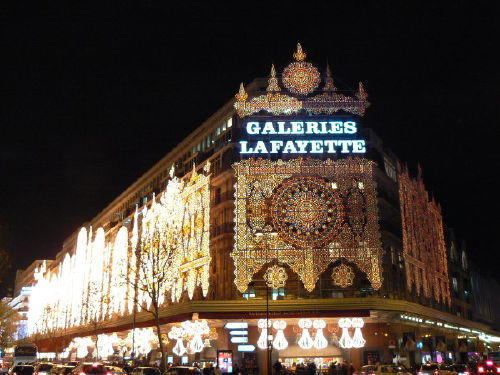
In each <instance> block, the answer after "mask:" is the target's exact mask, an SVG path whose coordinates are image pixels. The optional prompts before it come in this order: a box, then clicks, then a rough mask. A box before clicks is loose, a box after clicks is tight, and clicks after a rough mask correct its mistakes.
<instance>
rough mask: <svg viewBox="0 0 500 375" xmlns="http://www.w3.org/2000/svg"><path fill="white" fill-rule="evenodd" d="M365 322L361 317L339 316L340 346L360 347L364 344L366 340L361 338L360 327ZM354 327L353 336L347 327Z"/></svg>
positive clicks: (346, 347)
mask: <svg viewBox="0 0 500 375" xmlns="http://www.w3.org/2000/svg"><path fill="white" fill-rule="evenodd" d="M364 324H365V322H364V321H363V319H362V318H352V319H349V318H341V319H339V327H340V328H342V336H341V337H340V340H339V345H340V347H341V348H345V349H348V348H362V347H363V346H365V343H366V340H365V339H364V338H363V334H362V333H361V328H362V327H363V326H364ZM351 327H352V328H354V336H353V337H351V336H350V334H349V328H351Z"/></svg>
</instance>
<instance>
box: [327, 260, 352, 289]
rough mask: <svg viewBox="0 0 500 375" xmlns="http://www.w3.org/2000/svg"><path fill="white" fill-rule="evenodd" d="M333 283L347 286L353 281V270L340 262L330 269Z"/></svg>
mask: <svg viewBox="0 0 500 375" xmlns="http://www.w3.org/2000/svg"><path fill="white" fill-rule="evenodd" d="M332 280H333V284H335V285H337V286H340V287H341V288H347V287H349V286H351V285H352V283H353V282H354V270H353V269H352V267H350V266H348V265H347V264H344V263H342V264H340V265H339V266H337V267H333V269H332Z"/></svg>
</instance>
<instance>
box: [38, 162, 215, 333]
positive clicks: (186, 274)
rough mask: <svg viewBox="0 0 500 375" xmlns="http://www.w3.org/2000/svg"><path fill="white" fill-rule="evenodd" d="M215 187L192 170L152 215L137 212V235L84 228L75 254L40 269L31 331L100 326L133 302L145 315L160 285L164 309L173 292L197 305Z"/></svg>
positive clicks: (170, 187) (156, 203)
mask: <svg viewBox="0 0 500 375" xmlns="http://www.w3.org/2000/svg"><path fill="white" fill-rule="evenodd" d="M205 171H208V168H205ZM209 188H210V176H205V175H204V174H198V173H197V172H196V171H195V170H194V168H193V172H192V174H191V178H190V180H189V181H185V180H182V179H179V178H176V177H172V178H171V179H170V180H169V182H168V183H167V185H166V188H165V190H164V191H163V192H162V193H161V194H160V195H159V199H156V198H155V197H153V200H152V203H151V207H150V208H149V209H148V208H146V207H145V208H144V209H143V210H142V211H141V212H139V211H138V210H136V213H135V215H134V220H133V222H132V228H131V230H130V229H129V228H127V227H126V226H125V225H124V226H121V227H119V228H116V230H114V231H113V230H111V231H110V233H108V234H107V235H106V234H105V231H104V229H103V228H98V229H97V230H95V231H94V230H93V228H92V227H90V229H89V230H87V229H86V228H82V229H81V230H80V232H79V234H78V238H77V244H76V249H75V250H74V252H73V254H71V253H70V252H68V253H66V255H65V256H64V259H63V261H62V262H60V263H59V264H54V265H51V267H50V269H49V268H47V266H46V264H45V263H43V264H42V265H41V266H40V267H39V268H38V269H36V270H35V275H34V276H35V279H36V281H37V282H36V284H35V286H34V287H33V289H32V293H31V297H30V299H31V300H30V311H29V313H28V330H29V333H30V334H34V333H42V334H44V333H47V332H49V331H54V330H62V329H67V328H70V327H77V326H89V325H92V326H95V324H96V323H97V322H99V321H102V320H106V319H110V318H112V317H115V316H122V315H126V314H130V313H132V311H133V309H134V301H137V306H138V308H139V310H140V309H141V307H148V306H149V305H150V303H151V293H149V292H148V290H147V288H148V287H151V286H152V285H156V284H158V285H159V289H158V291H159V293H158V303H159V305H162V304H164V303H165V302H166V297H167V295H168V294H170V298H171V300H172V301H178V300H179V299H180V298H181V296H182V294H183V292H184V291H187V296H188V298H189V299H192V298H193V296H194V291H195V288H196V287H198V286H200V287H201V291H202V294H203V296H206V295H207V293H208V287H209V265H210V261H211V256H210V249H209V242H210V241H209V222H210V214H209V213H210V190H209ZM141 216H142V217H141ZM106 236H107V238H106ZM158 265H163V268H162V269H159V267H161V266H158ZM160 274H161V275H160ZM160 277H161V282H160ZM136 280H139V282H136ZM136 290H137V294H135V291H136Z"/></svg>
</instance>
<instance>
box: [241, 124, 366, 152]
mask: <svg viewBox="0 0 500 375" xmlns="http://www.w3.org/2000/svg"><path fill="white" fill-rule="evenodd" d="M243 131H244V133H245V136H244V138H245V140H242V141H240V153H241V154H324V153H326V154H335V153H342V154H349V153H354V154H364V153H365V152H366V142H365V141H364V140H360V139H353V138H354V136H353V135H354V134H356V133H357V132H358V127H357V124H356V122H355V121H248V122H247V123H245V124H244V125H243Z"/></svg>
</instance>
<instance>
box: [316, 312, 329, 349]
mask: <svg viewBox="0 0 500 375" xmlns="http://www.w3.org/2000/svg"><path fill="white" fill-rule="evenodd" d="M325 327H326V322H325V321H324V320H323V319H316V320H314V321H313V328H315V329H316V336H315V337H314V347H315V348H316V349H324V348H326V347H327V346H328V341H327V340H326V338H325V336H324V335H323V328H325Z"/></svg>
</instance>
